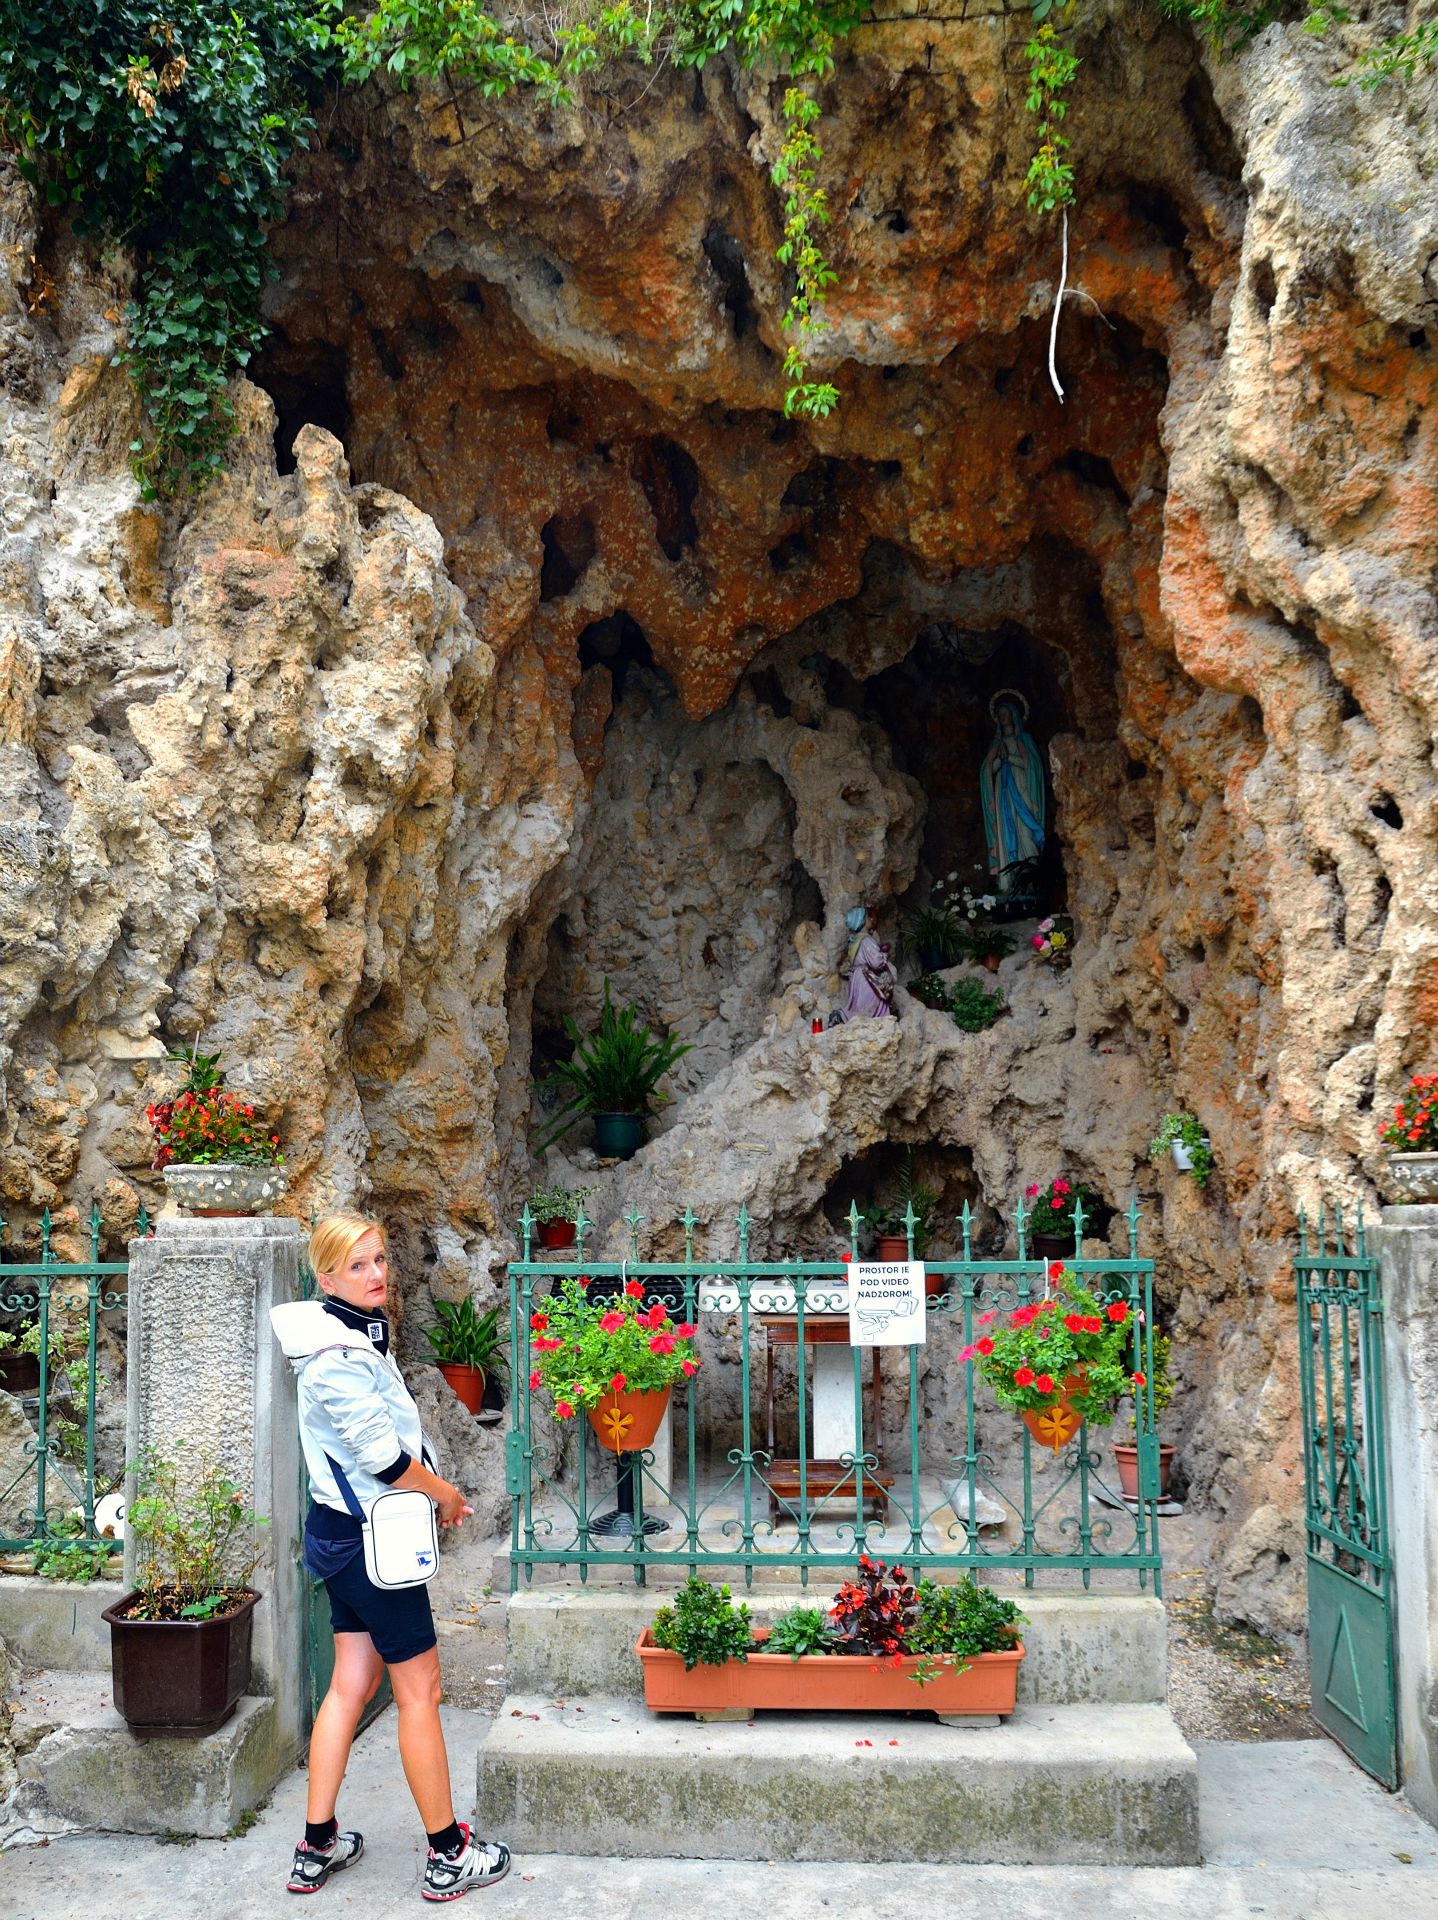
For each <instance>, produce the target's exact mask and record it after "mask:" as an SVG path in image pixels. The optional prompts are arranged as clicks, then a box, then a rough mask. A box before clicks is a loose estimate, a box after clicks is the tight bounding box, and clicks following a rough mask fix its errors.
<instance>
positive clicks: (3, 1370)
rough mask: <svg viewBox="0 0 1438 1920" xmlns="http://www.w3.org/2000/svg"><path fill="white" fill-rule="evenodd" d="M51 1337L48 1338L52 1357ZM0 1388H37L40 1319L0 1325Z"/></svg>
mask: <svg viewBox="0 0 1438 1920" xmlns="http://www.w3.org/2000/svg"><path fill="white" fill-rule="evenodd" d="M55 1351H56V1345H55V1337H54V1334H53V1332H52V1334H51V1338H50V1354H51V1359H52V1360H53V1359H54V1356H55ZM0 1390H3V1391H4V1392H5V1393H15V1394H20V1393H38V1392H39V1391H40V1322H39V1321H38V1320H25V1321H22V1322H21V1323H20V1325H19V1326H17V1327H3V1328H0Z"/></svg>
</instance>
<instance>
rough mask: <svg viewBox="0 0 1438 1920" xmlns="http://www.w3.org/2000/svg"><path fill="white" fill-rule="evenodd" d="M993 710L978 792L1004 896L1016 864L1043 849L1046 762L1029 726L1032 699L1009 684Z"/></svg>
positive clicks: (992, 860)
mask: <svg viewBox="0 0 1438 1920" xmlns="http://www.w3.org/2000/svg"><path fill="white" fill-rule="evenodd" d="M989 713H990V714H991V715H992V717H993V722H994V737H993V741H992V743H991V745H990V747H989V750H988V752H987V753H986V754H985V755H984V760H983V765H982V766H981V767H980V769H979V794H980V798H981V799H982V801H983V808H984V838H985V840H986V841H987V842H988V849H989V872H990V873H991V874H993V875H994V877H995V879H996V880H997V882H998V890H999V892H1000V893H1001V894H1003V893H1012V892H1013V890H1014V887H1015V884H1016V881H1018V879H1019V876H1017V875H1016V874H1015V873H1014V871H1013V868H1014V866H1015V864H1016V863H1017V862H1018V861H1021V860H1032V859H1034V858H1035V857H1036V856H1037V854H1039V853H1040V852H1041V851H1042V848H1043V844H1044V763H1043V760H1042V758H1041V756H1040V754H1039V750H1038V747H1037V746H1036V745H1035V743H1034V740H1033V737H1032V735H1031V734H1030V733H1029V732H1028V731H1027V729H1026V728H1025V725H1024V722H1025V721H1026V720H1027V719H1028V717H1029V703H1028V701H1027V700H1025V698H1024V696H1023V695H1022V694H1021V693H1018V692H1016V691H1015V690H1014V688H1012V687H1005V688H1004V689H1003V690H1002V691H1001V692H999V693H996V694H995V695H994V697H993V699H992V700H990V702H989Z"/></svg>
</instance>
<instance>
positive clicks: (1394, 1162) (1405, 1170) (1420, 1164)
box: [1388, 1153, 1438, 1206]
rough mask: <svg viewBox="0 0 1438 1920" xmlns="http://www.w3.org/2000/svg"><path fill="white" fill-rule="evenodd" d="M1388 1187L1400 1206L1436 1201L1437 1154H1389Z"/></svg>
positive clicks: (1437, 1189) (1437, 1181) (1437, 1187)
mask: <svg viewBox="0 0 1438 1920" xmlns="http://www.w3.org/2000/svg"><path fill="white" fill-rule="evenodd" d="M1388 1186H1389V1189H1390V1191H1391V1193H1392V1196H1393V1199H1394V1200H1395V1201H1398V1202H1399V1203H1400V1204H1406V1205H1408V1206H1411V1205H1412V1204H1413V1203H1414V1202H1415V1201H1420V1200H1438V1153H1390V1154H1389V1156H1388Z"/></svg>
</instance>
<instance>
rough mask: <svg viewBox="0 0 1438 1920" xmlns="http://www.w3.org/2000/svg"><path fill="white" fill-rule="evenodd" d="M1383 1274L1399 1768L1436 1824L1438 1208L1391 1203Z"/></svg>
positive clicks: (1381, 1236)
mask: <svg viewBox="0 0 1438 1920" xmlns="http://www.w3.org/2000/svg"><path fill="white" fill-rule="evenodd" d="M1375 1237H1376V1240H1377V1245H1378V1252H1379V1258H1380V1260H1381V1263H1382V1277H1383V1316H1384V1317H1383V1333H1384V1358H1385V1376H1386V1385H1387V1399H1388V1463H1389V1502H1390V1506H1389V1514H1390V1522H1391V1532H1392V1539H1393V1590H1394V1630H1395V1637H1396V1641H1397V1656H1398V1765H1399V1772H1400V1778H1401V1780H1402V1784H1403V1790H1404V1792H1405V1793H1406V1794H1407V1795H1408V1798H1409V1799H1410V1800H1411V1801H1412V1803H1413V1805H1414V1806H1415V1807H1417V1808H1418V1810H1419V1811H1420V1812H1421V1813H1422V1814H1424V1815H1425V1816H1426V1817H1427V1818H1428V1819H1429V1820H1432V1821H1434V1822H1435V1823H1438V1206H1413V1207H1387V1208H1385V1209H1384V1213H1383V1225H1382V1227H1381V1228H1379V1230H1378V1232H1377V1234H1376V1236H1375Z"/></svg>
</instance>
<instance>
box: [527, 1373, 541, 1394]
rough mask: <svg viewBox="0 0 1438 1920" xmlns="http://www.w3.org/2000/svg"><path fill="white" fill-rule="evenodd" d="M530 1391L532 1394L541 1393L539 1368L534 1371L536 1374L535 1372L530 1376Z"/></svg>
mask: <svg viewBox="0 0 1438 1920" xmlns="http://www.w3.org/2000/svg"><path fill="white" fill-rule="evenodd" d="M529 1391H530V1392H531V1393H537V1392H538V1391H539V1369H538V1367H536V1368H535V1369H534V1372H533V1373H532V1374H530V1376H529Z"/></svg>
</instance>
